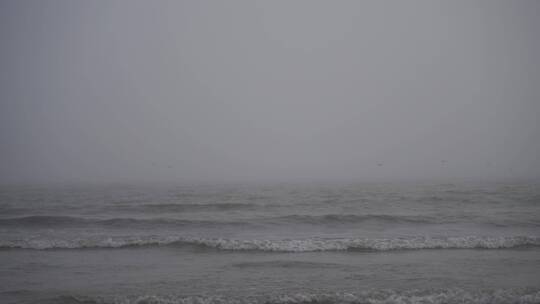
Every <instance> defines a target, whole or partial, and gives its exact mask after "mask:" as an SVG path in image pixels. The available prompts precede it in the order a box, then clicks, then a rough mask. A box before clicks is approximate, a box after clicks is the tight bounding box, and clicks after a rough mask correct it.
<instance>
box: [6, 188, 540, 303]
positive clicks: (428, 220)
mask: <svg viewBox="0 0 540 304" xmlns="http://www.w3.org/2000/svg"><path fill="white" fill-rule="evenodd" d="M0 247H1V248H2V249H1V250H0V300H1V302H2V303H4V302H5V303H43V302H46V303H307V302H310V303H313V302H321V303H323V302H324V303H540V185H538V184H535V183H523V182H522V183H456V184H302V185H299V184H273V185H159V186H156V185H153V186H150V185H139V186H108V187H104V186H69V187H68V186H63V187H3V188H2V189H1V190H0Z"/></svg>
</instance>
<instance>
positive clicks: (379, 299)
mask: <svg viewBox="0 0 540 304" xmlns="http://www.w3.org/2000/svg"><path fill="white" fill-rule="evenodd" d="M60 302H62V303H66V304H67V303H96V304H97V303H100V304H108V303H111V304H113V303H114V304H143V303H144V304H148V303H152V304H165V303H166V304H334V303H335V304H337V303H340V304H360V303H370V304H379V303H380V304H382V303H385V304H402V303H425V304H443V303H445V304H452V303H460V304H466V303H475V304H503V303H505V304H506V303H521V304H529V303H531V304H532V303H539V302H540V291H538V290H531V289H506V290H504V289H499V290H483V291H474V292H471V291H465V290H462V289H442V290H409V291H394V290H369V291H363V292H354V293H320V294H313V293H296V294H290V295H275V296H247V297H224V296H187V297H186V296H184V297H183V296H175V295H169V296H159V295H142V296H127V297H116V298H114V299H111V300H105V299H91V298H78V297H73V296H69V297H61V301H60Z"/></svg>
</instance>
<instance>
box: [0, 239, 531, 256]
mask: <svg viewBox="0 0 540 304" xmlns="http://www.w3.org/2000/svg"><path fill="white" fill-rule="evenodd" d="M130 246H198V247H203V248H208V249H214V250H236V251H273V252H313V251H346V250H349V251H362V250H367V251H389V250H412V249H417V250H418V249H504V248H516V247H531V246H532V247H536V246H540V237H538V236H510V237H509V236H505V237H502V236H501V237H493V236H459V237H425V236H417V237H408V238H373V239H372V238H340V239H322V238H310V239H297V240H295V239H284V240H261V239H249V240H240V239H225V238H196V237H182V236H116V237H106V236H94V237H87V238H73V239H49V238H29V239H16V240H0V248H4V249H15V248H20V249H37V250H41V249H84V248H123V247H130Z"/></svg>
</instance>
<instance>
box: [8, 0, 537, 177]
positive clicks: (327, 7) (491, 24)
mask: <svg viewBox="0 0 540 304" xmlns="http://www.w3.org/2000/svg"><path fill="white" fill-rule="evenodd" d="M0 41H1V42H0V98H1V99H0V149H1V150H0V152H1V155H0V182H7V183H11V182H48V181H51V182H68V181H181V180H182V181H184V180H187V181H242V180H290V179H299V180H311V179H322V180H325V179H328V180H333V179H350V180H362V181H369V180H384V179H409V178H410V179H432V178H467V179H475V178H524V177H539V176H540V125H539V121H540V118H539V117H540V59H539V58H538V54H540V1H494V0H486V1H469V0H467V1H441V2H440V1H432V0H426V1H251V0H246V1H232V0H231V1H196V0H193V1H137V0H129V1H128V0H126V1H111V0H107V1H73V0H48V1H42V0H35V1H27V0H1V1H0ZM378 164H381V165H378Z"/></svg>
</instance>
